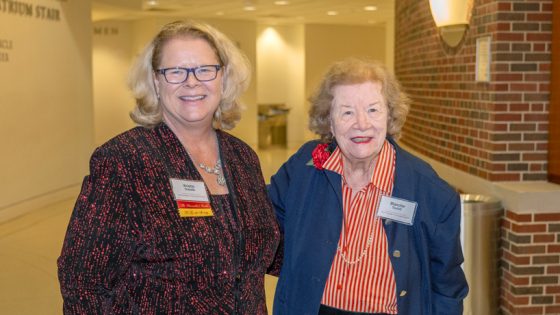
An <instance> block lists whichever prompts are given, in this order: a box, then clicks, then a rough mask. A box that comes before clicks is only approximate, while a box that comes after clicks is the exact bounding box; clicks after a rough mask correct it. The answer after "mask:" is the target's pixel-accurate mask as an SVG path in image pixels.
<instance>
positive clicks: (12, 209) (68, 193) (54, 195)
mask: <svg viewBox="0 0 560 315" xmlns="http://www.w3.org/2000/svg"><path fill="white" fill-rule="evenodd" d="M80 187H81V186H80V184H75V185H72V186H69V187H64V188H61V189H58V190H55V191H51V192H48V193H45V194H42V195H39V196H34V197H30V198H28V199H26V200H22V201H20V202H17V203H14V204H11V205H8V206H6V207H2V208H0V223H4V222H6V221H9V220H12V219H15V218H17V217H19V216H22V215H25V214H26V213H28V212H30V211H33V210H35V209H39V208H43V207H45V206H48V205H51V204H53V203H56V202H60V201H63V200H67V199H70V198H76V196H77V195H78V194H79V192H80Z"/></svg>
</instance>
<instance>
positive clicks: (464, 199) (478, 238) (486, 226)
mask: <svg viewBox="0 0 560 315" xmlns="http://www.w3.org/2000/svg"><path fill="white" fill-rule="evenodd" d="M461 208H462V209H461V213H462V222H461V226H462V229H461V230H462V231H461V243H462V245H463V253H464V256H465V262H464V264H463V269H464V271H465V275H466V277H467V281H468V283H469V295H468V296H467V298H466V299H465V302H464V312H463V314H465V315H487V314H488V315H489V314H499V298H500V279H499V272H498V271H499V266H500V257H499V251H500V238H501V231H500V227H501V220H502V216H503V213H504V209H503V208H502V205H501V202H500V201H499V200H498V199H496V198H493V197H490V196H485V195H474V194H463V195H461Z"/></svg>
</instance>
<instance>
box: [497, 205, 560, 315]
mask: <svg viewBox="0 0 560 315" xmlns="http://www.w3.org/2000/svg"><path fill="white" fill-rule="evenodd" d="M502 250H503V253H502V268H501V270H502V283H501V301H500V304H501V307H502V312H503V313H504V314H520V315H521V314H523V315H525V314H560V281H559V277H560V213H533V214H530V213H529V214H518V213H515V212H512V211H506V214H505V218H504V220H503V222H502Z"/></svg>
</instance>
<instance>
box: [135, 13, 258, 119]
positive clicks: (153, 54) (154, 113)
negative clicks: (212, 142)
mask: <svg viewBox="0 0 560 315" xmlns="http://www.w3.org/2000/svg"><path fill="white" fill-rule="evenodd" d="M177 37H193V38H201V39H204V40H206V41H207V42H208V44H209V45H210V46H211V47H212V49H213V50H214V52H215V53H216V56H217V58H218V59H219V62H220V64H221V65H222V66H223V68H222V69H223V71H224V72H223V85H222V99H221V101H220V104H219V106H218V110H216V112H215V113H214V127H216V128H221V129H232V128H233V127H235V124H237V122H238V121H239V119H240V118H241V109H242V105H241V104H240V102H239V98H240V97H241V94H243V92H245V90H247V87H248V86H249V83H250V80H251V68H250V65H249V61H248V59H247V57H246V56H245V55H244V54H243V53H242V52H241V50H240V49H239V48H237V46H236V45H235V44H234V43H233V42H232V41H231V40H230V39H229V38H227V37H226V36H225V35H224V34H223V33H221V32H220V31H218V30H217V29H215V28H214V27H212V26H210V25H208V24H204V23H200V22H194V21H176V22H172V23H169V24H167V25H164V26H163V27H162V29H161V30H160V31H159V33H158V34H157V35H156V36H155V37H154V38H153V39H152V41H151V42H150V43H149V44H148V45H147V46H146V48H144V50H143V51H142V53H141V54H140V56H139V57H138V59H137V60H136V62H135V63H134V64H133V66H132V69H131V71H130V75H129V80H128V85H129V88H130V90H131V91H132V94H133V96H134V98H135V99H136V107H135V108H134V110H133V111H132V112H131V113H130V117H131V118H132V120H133V121H134V122H136V123H137V124H139V125H141V126H144V127H148V128H151V127H154V126H155V125H157V124H159V123H160V122H161V121H162V119H163V117H162V108H161V104H160V103H159V99H158V96H157V93H156V89H155V86H154V79H153V73H154V71H155V70H156V69H158V68H159V66H160V63H161V55H162V51H163V47H164V46H165V44H166V43H167V42H169V41H170V40H171V39H174V38H177Z"/></svg>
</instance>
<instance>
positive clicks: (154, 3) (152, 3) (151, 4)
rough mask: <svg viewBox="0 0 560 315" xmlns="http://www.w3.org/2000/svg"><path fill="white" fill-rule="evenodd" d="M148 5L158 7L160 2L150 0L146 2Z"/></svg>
mask: <svg viewBox="0 0 560 315" xmlns="http://www.w3.org/2000/svg"><path fill="white" fill-rule="evenodd" d="M146 4H147V5H150V6H155V5H158V2H157V0H148V1H146Z"/></svg>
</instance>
